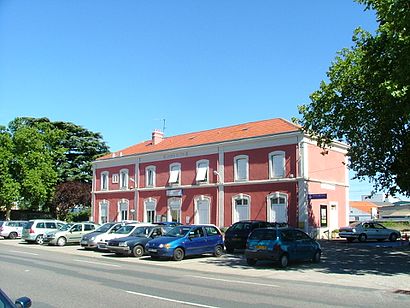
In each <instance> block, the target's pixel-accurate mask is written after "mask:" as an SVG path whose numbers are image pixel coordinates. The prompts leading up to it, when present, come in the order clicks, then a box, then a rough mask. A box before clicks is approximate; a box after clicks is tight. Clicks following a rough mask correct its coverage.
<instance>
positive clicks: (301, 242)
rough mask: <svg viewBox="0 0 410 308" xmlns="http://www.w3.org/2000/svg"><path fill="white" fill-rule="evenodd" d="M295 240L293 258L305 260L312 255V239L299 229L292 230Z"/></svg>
mask: <svg viewBox="0 0 410 308" xmlns="http://www.w3.org/2000/svg"><path fill="white" fill-rule="evenodd" d="M294 234H295V242H296V250H295V252H296V254H295V256H294V260H305V259H309V258H311V257H312V256H313V253H314V252H313V245H312V239H311V238H310V237H309V236H308V235H307V234H306V233H305V232H302V231H300V230H294Z"/></svg>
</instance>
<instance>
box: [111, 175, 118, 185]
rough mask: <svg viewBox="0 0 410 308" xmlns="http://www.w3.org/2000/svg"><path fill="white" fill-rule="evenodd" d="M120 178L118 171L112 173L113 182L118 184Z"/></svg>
mask: <svg viewBox="0 0 410 308" xmlns="http://www.w3.org/2000/svg"><path fill="white" fill-rule="evenodd" d="M118 179H119V176H118V173H114V174H113V175H112V179H111V183H114V184H118V181H119V180H118Z"/></svg>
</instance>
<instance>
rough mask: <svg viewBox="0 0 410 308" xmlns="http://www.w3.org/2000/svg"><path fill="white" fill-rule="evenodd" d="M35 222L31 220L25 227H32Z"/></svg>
mask: <svg viewBox="0 0 410 308" xmlns="http://www.w3.org/2000/svg"><path fill="white" fill-rule="evenodd" d="M33 224H34V221H29V222H28V223H26V224H25V225H24V229H30V228H31V227H32V226H33Z"/></svg>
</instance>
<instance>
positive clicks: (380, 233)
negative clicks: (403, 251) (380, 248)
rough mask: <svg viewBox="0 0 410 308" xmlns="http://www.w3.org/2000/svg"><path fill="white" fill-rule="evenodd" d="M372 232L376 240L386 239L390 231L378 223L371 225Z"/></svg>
mask: <svg viewBox="0 0 410 308" xmlns="http://www.w3.org/2000/svg"><path fill="white" fill-rule="evenodd" d="M373 228H374V232H375V234H376V238H377V239H379V240H380V239H387V238H389V236H390V231H389V230H387V229H386V228H385V227H384V226H382V225H381V224H378V223H373Z"/></svg>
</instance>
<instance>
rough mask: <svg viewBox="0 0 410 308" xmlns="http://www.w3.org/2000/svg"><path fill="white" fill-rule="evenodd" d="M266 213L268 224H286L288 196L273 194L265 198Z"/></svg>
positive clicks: (278, 193)
mask: <svg viewBox="0 0 410 308" xmlns="http://www.w3.org/2000/svg"><path fill="white" fill-rule="evenodd" d="M266 199H267V200H266V204H267V205H268V206H267V207H266V210H267V213H266V217H267V218H268V219H267V221H269V222H280V223H288V208H289V207H288V195H287V194H284V193H280V192H274V193H271V194H269V195H268V196H267V198H266Z"/></svg>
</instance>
